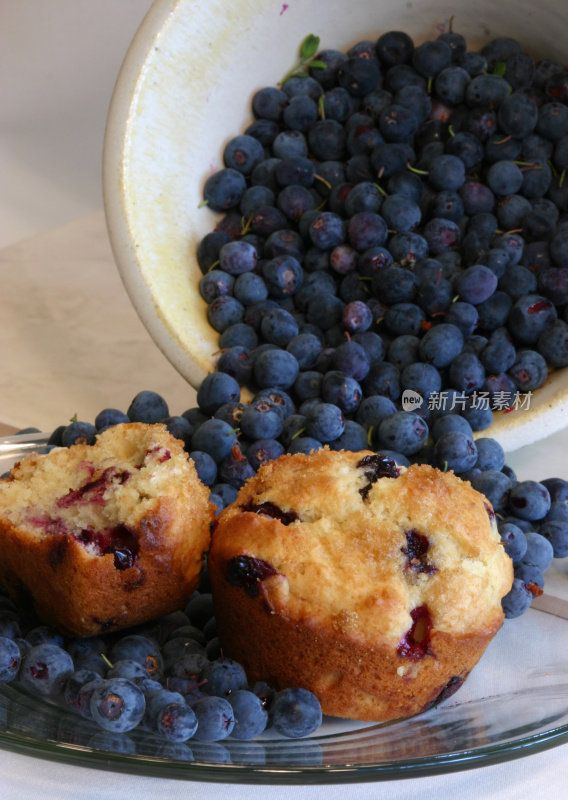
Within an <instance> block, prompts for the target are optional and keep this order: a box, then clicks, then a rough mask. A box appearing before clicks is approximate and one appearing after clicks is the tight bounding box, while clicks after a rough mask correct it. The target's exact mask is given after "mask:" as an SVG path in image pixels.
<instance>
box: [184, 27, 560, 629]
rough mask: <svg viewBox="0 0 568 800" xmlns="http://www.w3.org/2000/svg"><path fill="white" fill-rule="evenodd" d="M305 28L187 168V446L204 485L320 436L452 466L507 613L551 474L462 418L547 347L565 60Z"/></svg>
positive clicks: (531, 576)
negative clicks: (206, 220)
mask: <svg viewBox="0 0 568 800" xmlns="http://www.w3.org/2000/svg"><path fill="white" fill-rule="evenodd" d="M318 45H319V42H318V40H317V37H313V36H310V37H307V39H306V40H304V42H303V43H302V46H301V56H303V57H304V62H303V63H302V64H301V65H300V67H299V69H298V73H297V74H292V75H291V76H289V77H287V79H286V80H285V82H283V84H281V85H280V86H279V87H265V88H262V89H260V90H259V91H257V92H256V93H255V95H254V96H253V98H252V111H253V115H254V121H253V122H252V123H251V124H250V126H249V127H248V128H247V129H246V131H245V133H244V134H240V135H237V136H235V137H233V138H232V139H230V140H229V141H228V143H227V145H226V147H225V149H224V153H223V160H224V167H223V168H222V169H219V170H217V171H216V172H215V173H213V174H212V175H211V176H210V177H209V178H208V179H207V181H206V182H205V185H204V203H205V204H207V205H208V206H209V208H211V209H213V210H215V211H217V212H221V213H222V217H221V218H220V219H219V220H218V222H217V225H216V228H215V230H214V231H211V232H210V233H208V234H207V235H205V236H204V237H203V239H202V240H201V241H200V243H199V246H198V251H197V259H198V263H199V266H200V268H201V271H202V273H203V277H202V278H201V280H200V284H199V286H200V291H201V295H202V297H203V299H204V300H205V301H206V303H207V304H208V305H207V316H208V320H209V322H210V324H211V325H212V326H213V328H214V329H215V330H217V331H218V332H219V348H220V353H219V355H218V358H217V362H216V369H217V374H215V375H212V376H209V378H208V379H206V381H204V383H203V385H202V386H201V388H200V390H199V391H200V394H199V395H198V402H199V405H200V410H201V411H202V412H204V413H205V414H207V415H212V416H213V420H208V421H207V422H203V423H201V424H200V425H199V428H198V430H197V431H195V432H194V435H193V438H192V440H191V449H192V450H194V451H195V450H199V451H203V450H204V451H205V452H206V453H207V454H208V455H209V456H211V458H212V459H213V461H214V462H215V466H214V465H213V463H212V462H211V461H210V460H209V459H206V458H204V457H203V456H202V455H201V453H199V454H198V456H197V458H198V459H201V461H199V463H200V467H199V468H200V470H201V471H202V472H201V474H203V475H204V480H205V482H207V481H208V480H209V481H211V483H210V484H209V485H211V486H212V487H213V492H214V494H217V495H220V497H221V500H222V501H223V500H224V497H223V495H222V494H221V493H220V492H219V491H218V490H217V488H216V484H215V481H216V480H219V477H220V478H221V481H222V483H224V482H229V483H231V482H232V479H233V476H234V473H238V476H239V477H245V476H246V474H247V471H248V472H249V473H250V472H252V471H253V470H255V469H256V468H257V467H258V465H259V463H261V462H262V461H263V460H266V459H269V458H274V457H276V456H278V455H280V454H281V453H283V452H309V451H310V450H314V449H317V448H319V447H322V446H323V445H328V446H329V447H331V448H332V449H341V448H344V449H350V450H361V449H364V448H365V447H367V448H371V449H373V450H380V451H381V452H385V453H387V454H389V455H391V456H392V457H393V458H394V459H395V460H396V461H397V463H399V464H404V465H408V463H410V462H422V463H424V462H426V463H431V464H433V465H434V466H437V467H438V468H440V469H451V470H453V471H454V472H455V473H456V474H458V475H460V476H461V477H463V478H464V479H467V480H470V481H471V483H472V485H473V486H474V488H476V489H478V490H479V491H480V492H482V493H484V494H485V495H486V496H487V497H488V499H489V500H490V501H491V503H492V505H493V507H494V509H495V511H496V513H497V514H498V516H499V520H500V521H499V528H500V531H501V535H502V537H503V540H504V543H505V546H506V549H507V551H508V552H509V553H510V555H511V557H512V558H513V560H514V562H515V565H516V580H515V585H514V587H513V590H512V592H511V594H510V595H509V596H508V597H507V598H506V599H505V601H504V607H505V611H506V613H507V616H510V617H513V616H518V615H520V614H521V613H523V611H525V610H526V608H528V606H529V605H530V602H531V600H532V598H533V596H534V595H535V594H538V593H539V592H540V591H541V589H542V585H543V581H542V573H543V572H544V571H546V569H548V567H549V566H550V563H551V561H552V558H553V557H557V558H562V557H565V556H566V555H568V513H566V509H568V505H567V504H566V501H567V499H568V493H567V491H566V484H565V483H564V482H563V481H558V480H553V481H545V482H543V483H537V482H534V481H524V482H520V483H519V482H517V480H516V478H515V476H514V474H513V473H512V471H511V470H510V469H509V468H508V467H507V466H506V465H505V456H504V453H503V449H502V448H501V446H500V445H499V444H498V442H496V441H495V440H493V439H491V438H489V437H483V436H479V433H478V434H477V436H478V438H476V439H475V440H474V431H475V432H480V431H483V430H484V429H486V428H487V427H489V426H490V424H491V422H492V421H493V415H494V411H495V410H496V409H502V410H504V411H505V412H507V411H513V412H514V413H523V411H522V408H523V407H525V408H526V407H528V406H529V405H530V396H531V394H532V392H534V391H538V389H539V388H540V387H541V386H542V384H543V383H544V382H545V380H546V378H547V375H548V372H549V370H551V369H558V368H562V367H565V366H567V365H568V305H567V303H568V213H567V212H568V180H566V179H565V171H566V169H567V167H568V70H567V69H566V68H565V67H564V66H562V65H560V64H557V63H554V62H551V61H547V60H542V61H540V62H538V63H536V62H535V61H534V59H533V58H532V57H530V56H529V55H528V54H527V53H524V52H523V51H522V48H521V46H520V44H519V43H518V42H517V41H515V40H512V39H510V38H499V39H495V40H493V41H491V42H489V43H488V44H487V45H486V46H485V47H483V48H482V50H481V51H480V52H472V51H469V50H468V49H467V44H466V41H465V39H464V37H463V36H461V35H460V34H458V33H455V32H453V31H450V32H446V33H443V34H441V35H440V36H439V37H438V38H437V39H435V40H430V41H426V42H424V43H423V44H421V45H419V46H415V44H414V42H413V41H412V39H411V38H410V37H409V36H408V35H407V34H406V33H404V32H401V31H390V32H388V33H385V34H384V35H382V36H381V37H380V38H379V39H378V40H377V41H375V40H373V41H362V42H359V43H358V44H356V45H355V46H354V47H352V48H351V49H350V50H349V51H348V52H347V53H342V52H339V51H336V50H329V49H328V50H320V51H319V52H316V50H315V48H316V47H317V46H318ZM231 379H233V380H231ZM241 386H245V387H247V388H248V389H249V390H250V391H251V392H252V394H253V398H252V401H251V402H250V403H249V404H246V405H244V404H242V403H239V395H238V389H239V387H241ZM409 394H410V396H411V399H412V400H413V403H412V404H411V405H409V404H408V402H405V399H407V398H408V395H409ZM523 403H524V406H523ZM188 418H189V419H190V421H191V422H193V418H192V417H191V415H189V417H188ZM222 422H225V423H227V425H228V426H229V427H230V428H231V429H232V431H233V433H230V432H229V428H224V430H225V432H226V436H227V438H226V439H224V438H223V433H222V429H223V426H222V425H221V423H222ZM205 430H206V431H207V435H206V436H205V435H203V434H202V432H204V431H205ZM232 436H234V441H231V437H232ZM229 441H231V446H232V447H233V445H237V446H238V451H237V456H235V455H234V452H229V449H228V444H229ZM220 443H221V444H220ZM223 446H224V447H225V450H223ZM203 461H206V462H207V465H206V466H205V465H204V464H203ZM235 462H236V463H235ZM237 485H238V484H237Z"/></svg>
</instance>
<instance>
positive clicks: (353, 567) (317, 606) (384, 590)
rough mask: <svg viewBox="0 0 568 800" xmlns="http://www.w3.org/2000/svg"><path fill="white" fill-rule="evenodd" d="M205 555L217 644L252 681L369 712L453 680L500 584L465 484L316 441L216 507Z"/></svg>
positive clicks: (478, 644) (338, 709) (488, 517)
mask: <svg viewBox="0 0 568 800" xmlns="http://www.w3.org/2000/svg"><path fill="white" fill-rule="evenodd" d="M208 563H209V571H210V577H211V583H212V588H213V594H214V600H215V610H216V616H217V626H218V631H219V636H220V640H221V645H222V648H223V652H224V653H225V654H226V655H229V656H231V657H233V658H235V659H237V660H238V661H240V662H241V663H242V664H243V666H244V667H245V669H246V671H247V675H248V676H249V679H250V680H252V681H254V680H266V681H268V682H269V683H270V684H272V685H274V686H275V687H276V688H279V689H281V688H284V687H286V686H303V687H305V688H307V689H310V690H311V691H312V692H314V693H315V694H316V695H317V696H318V698H319V699H320V702H321V705H322V709H323V711H324V713H325V714H329V715H335V716H339V717H347V718H351V719H359V720H376V721H384V720H391V719H397V718H402V717H408V716H410V715H412V714H416V713H418V712H421V711H424V710H425V709H428V708H430V707H432V706H433V705H435V704H436V703H438V702H440V701H441V700H442V699H444V698H446V697H448V696H449V695H450V694H452V693H453V692H454V691H456V689H458V688H459V687H460V686H461V684H462V683H463V681H464V680H465V678H466V677H467V675H468V674H469V672H470V671H471V669H472V668H473V667H474V665H475V664H476V663H477V661H478V660H479V658H480V657H481V655H482V654H483V652H484V650H485V648H486V647H487V645H488V644H489V642H490V641H491V639H492V638H493V636H494V635H495V634H496V633H497V631H498V630H499V628H500V627H501V625H502V622H503V611H502V608H501V598H502V597H503V596H504V595H505V594H507V592H508V591H509V589H510V587H511V584H512V580H513V570H512V564H511V561H510V559H509V557H508V556H507V555H506V553H505V551H504V548H503V546H502V545H501V543H500V537H499V535H498V532H497V528H496V524H495V516H494V513H493V510H492V508H491V507H490V505H489V504H488V503H487V501H486V500H485V499H484V497H483V496H482V495H481V494H479V493H478V492H476V491H475V490H474V489H473V488H472V487H471V485H470V484H469V483H468V482H465V481H462V480H461V479H459V478H458V477H456V476H455V475H454V474H453V473H443V472H441V471H439V470H436V469H434V468H432V467H430V466H428V465H420V466H417V465H415V466H411V467H409V468H408V469H407V470H406V469H404V468H401V467H398V466H397V465H396V464H395V463H394V462H393V461H391V460H389V459H387V458H386V457H383V456H380V455H378V454H375V453H371V452H360V453H352V452H343V451H342V452H334V451H330V450H327V449H322V450H320V451H318V452H316V453H312V454H310V455H303V454H298V455H285V456H281V457H280V458H278V459H277V460H275V461H273V462H269V463H267V464H266V465H265V466H263V467H261V469H260V470H259V471H258V473H257V475H256V476H255V477H254V478H252V479H251V480H250V481H249V482H248V483H247V484H246V485H245V486H244V487H243V489H241V491H240V493H239V495H238V497H237V499H236V501H235V502H234V503H233V504H232V506H230V507H229V508H227V509H226V510H225V511H223V512H222V514H221V515H220V516H219V518H218V520H217V523H216V526H215V529H214V531H213V536H212V544H211V550H210V554H209V560H208Z"/></svg>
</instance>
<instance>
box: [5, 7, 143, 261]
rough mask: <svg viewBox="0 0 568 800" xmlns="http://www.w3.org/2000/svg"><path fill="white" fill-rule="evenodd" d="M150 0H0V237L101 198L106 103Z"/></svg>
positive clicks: (11, 238) (54, 222) (20, 234)
mask: <svg viewBox="0 0 568 800" xmlns="http://www.w3.org/2000/svg"><path fill="white" fill-rule="evenodd" d="M150 5H151V3H150V0H0V98H1V100H0V247H4V246H6V245H9V244H12V243H13V242H17V241H19V240H20V239H24V238H27V237H29V236H33V235H35V234H37V233H40V232H42V231H44V230H47V229H49V228H53V227H56V226H59V225H61V224H63V223H66V222H69V221H70V220H73V219H77V218H79V217H81V216H83V215H86V214H89V213H91V212H93V211H97V210H99V209H100V208H101V207H102V190H101V154H102V146H103V136H104V126H105V119H106V114H107V109H108V104H109V102H110V98H111V95H112V90H113V86H114V82H115V79H116V76H117V74H118V71H119V68H120V64H121V62H122V59H123V58H124V54H125V53H126V49H127V47H128V45H129V43H130V41H131V39H132V37H133V35H134V33H135V31H136V29H137V28H138V25H139V24H140V22H141V21H142V19H143V17H144V15H145V14H146V12H147V10H148V8H149V7H150Z"/></svg>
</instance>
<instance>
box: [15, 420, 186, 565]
mask: <svg viewBox="0 0 568 800" xmlns="http://www.w3.org/2000/svg"><path fill="white" fill-rule="evenodd" d="M122 427H123V430H122V432H121V433H122V435H119V436H117V435H116V431H114V433H113V435H105V433H103V434H101V435H100V436H99V437H98V439H97V442H96V443H95V444H94V445H93V446H91V447H88V446H82V445H79V446H76V447H73V448H69V449H61V450H58V451H53V452H51V453H50V454H49V455H43V456H42V455H34V456H31V457H29V458H27V459H25V460H23V461H22V462H20V464H18V465H17V466H16V467H15V468H14V470H13V472H12V479H11V480H8V481H6V482H4V483H3V484H2V485H1V486H0V516H1V517H2V518H3V519H4V520H6V521H9V522H10V523H12V524H13V525H15V526H18V527H19V528H21V529H23V530H25V532H26V534H27V535H28V536H30V537H43V536H45V535H49V534H63V533H65V534H68V535H70V536H72V537H73V538H74V539H76V540H77V541H79V542H81V543H82V544H83V545H84V546H85V548H86V549H87V550H88V551H90V552H92V553H93V555H101V554H103V553H104V552H110V551H112V550H114V549H116V547H122V548H123V549H124V548H127V543H128V540H129V539H132V535H131V533H130V531H131V528H132V527H134V526H135V525H136V524H137V522H138V521H139V520H140V519H142V518H143V517H144V516H145V515H146V514H147V513H148V512H149V511H150V510H151V509H152V508H153V506H154V505H155V504H156V502H157V499H158V498H164V497H168V496H176V495H177V494H178V492H179V488H178V486H179V484H178V481H176V477H177V478H179V479H180V480H181V479H183V478H184V477H185V478H187V477H189V476H191V474H192V473H193V472H194V467H193V463H192V462H191V461H188V459H187V457H186V455H185V453H184V452H183V448H182V447H181V445H180V446H179V447H177V444H178V443H177V442H176V441H175V440H172V439H171V437H169V435H168V434H167V431H166V429H165V428H164V427H163V426H137V425H128V426H122ZM172 445H173V446H172ZM113 544H114V545H115V546H116V547H113ZM130 546H131V547H135V542H134V541H130ZM109 548H110V550H109Z"/></svg>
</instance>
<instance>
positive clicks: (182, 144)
mask: <svg viewBox="0 0 568 800" xmlns="http://www.w3.org/2000/svg"><path fill="white" fill-rule="evenodd" d="M450 16H451V17H453V29H454V30H456V31H458V32H460V33H462V34H463V35H465V36H466V38H467V40H468V44H469V46H470V47H479V46H481V45H482V44H483V43H485V42H487V41H488V40H489V39H490V38H494V37H498V36H511V37H515V38H517V39H518V40H519V41H520V42H521V43H522V44H523V47H524V48H525V49H526V50H527V51H528V52H530V53H531V54H532V55H534V56H535V57H537V58H549V59H552V60H556V61H559V62H560V63H565V62H566V55H567V54H566V49H565V48H566V41H567V38H566V36H565V33H566V31H567V30H568V10H567V8H566V6H565V5H564V4H563V3H562V2H561V1H560V0H541V2H540V3H538V4H534V3H533V2H532V0H515V2H508V1H507V0H502V2H500V3H495V2H493V1H491V2H490V0H478V2H476V3H471V0H453V2H452V3H451V4H447V3H443V2H432V0H412V2H408V3H400V2H399V1H398V0H379V2H377V0H350V2H349V3H346V2H342V1H341V0H326V2H321V0H302V2H298V1H297V0H290V2H289V3H284V2H282V0H233V2H231V3H227V2H226V0H203V2H199V3H198V2H196V0H157V2H155V3H154V4H153V5H152V7H151V8H150V11H149V12H148V14H147V16H146V17H145V19H144V20H143V22H142V24H141V26H140V28H139V30H138V32H137V34H136V36H135V38H134V40H133V42H132V44H131V46H130V48H129V50H128V53H127V54H126V57H125V60H124V63H123V66H122V68H121V71H120V74H119V76H118V81H117V84H116V88H115V92H114V95H113V99H112V102H111V107H110V110H109V115H108V124H107V133H106V138H105V147H104V198H105V209H106V217H107V223H108V229H109V234H110V239H111V243H112V247H113V251H114V255H115V259H116V262H117V265H118V269H119V270H120V274H121V276H122V279H123V281H124V284H125V286H126V289H127V291H128V293H129V296H130V298H131V300H132V303H133V304H134V306H135V308H136V310H137V312H138V314H139V316H140V317H141V319H142V321H143V322H144V324H145V325H146V327H147V329H148V331H149V333H150V334H151V336H152V338H153V339H154V341H155V342H156V344H157V345H158V346H159V347H160V349H161V350H162V352H163V353H164V355H165V356H166V357H167V358H168V359H169V360H170V361H171V363H172V364H173V365H174V366H175V367H176V369H177V370H178V371H179V372H180V373H181V374H182V375H183V376H184V377H185V378H186V379H187V380H188V382H189V383H190V384H191V385H192V386H194V387H197V386H198V385H199V383H200V381H201V380H202V379H203V377H204V376H205V375H206V374H207V373H208V372H209V371H211V370H212V369H213V368H214V354H215V352H216V351H217V349H218V343H217V340H218V335H217V333H216V332H215V331H214V330H212V328H210V327H209V325H208V323H207V320H206V315H205V303H204V302H203V300H202V299H201V297H200V295H199V291H198V281H199V278H200V276H201V272H200V270H199V267H198V264H197V261H196V255H195V253H196V248H197V245H198V242H199V241H200V239H201V237H202V236H204V235H205V233H207V232H208V231H210V230H211V229H212V228H213V227H214V225H215V224H216V221H217V215H216V214H214V213H213V212H211V211H210V210H208V209H207V208H203V207H200V202H201V200H202V187H203V184H204V182H205V180H206V179H207V177H208V176H209V175H210V174H211V173H212V172H213V171H215V170H216V169H219V168H220V167H222V166H223V164H222V152H223V147H224V144H225V143H226V142H227V141H228V140H229V139H230V138H231V137H232V136H234V135H236V134H238V133H241V132H243V131H244V129H245V128H246V126H247V125H248V124H249V123H250V122H251V120H252V115H251V110H250V101H251V97H252V95H253V93H254V92H255V91H256V90H257V89H259V88H261V87H263V86H267V85H274V84H276V83H277V82H278V81H279V80H280V79H281V78H282V77H283V76H284V75H285V74H286V72H287V71H288V70H289V69H290V67H291V66H293V65H294V63H295V61H296V58H297V53H298V48H299V45H300V42H301V41H302V40H303V39H304V37H305V36H306V35H307V34H309V33H312V34H315V35H317V36H319V37H320V42H321V45H320V46H321V47H322V48H324V47H325V48H337V49H343V50H345V49H347V48H348V47H350V46H351V45H353V44H355V43H356V42H358V41H361V40H364V39H376V38H378V36H379V35H380V34H381V33H384V32H385V31H387V30H391V29H397V30H404V31H407V32H408V33H409V34H410V35H412V36H413V38H414V39H415V41H416V42H417V43H419V42H420V41H422V40H424V39H428V38H434V37H436V36H437V35H438V34H439V33H440V32H442V31H444V30H448V29H449V26H450ZM561 34H562V35H561ZM567 393H568V372H567V371H566V370H561V371H558V372H556V373H553V374H552V375H551V376H550V377H549V379H548V381H547V383H546V385H545V386H544V387H543V388H541V389H540V390H538V392H536V393H535V394H534V395H533V396H532V397H530V398H529V401H530V408H529V409H528V410H526V408H522V409H519V410H518V411H515V412H512V413H508V414H503V413H501V412H498V413H496V415H495V422H494V424H493V425H492V426H491V428H489V429H486V430H485V431H482V432H480V435H484V436H487V435H489V436H493V437H495V438H496V439H498V440H499V441H500V442H501V444H502V445H503V446H504V447H505V449H507V450H513V449H515V448H517V447H519V446H521V445H524V444H528V443H530V442H532V441H535V440H537V439H540V438H542V437H544V436H546V435H548V434H551V433H553V432H554V431H556V430H559V429H560V428H561V427H564V425H565V424H566V423H567V422H568V402H567Z"/></svg>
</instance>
